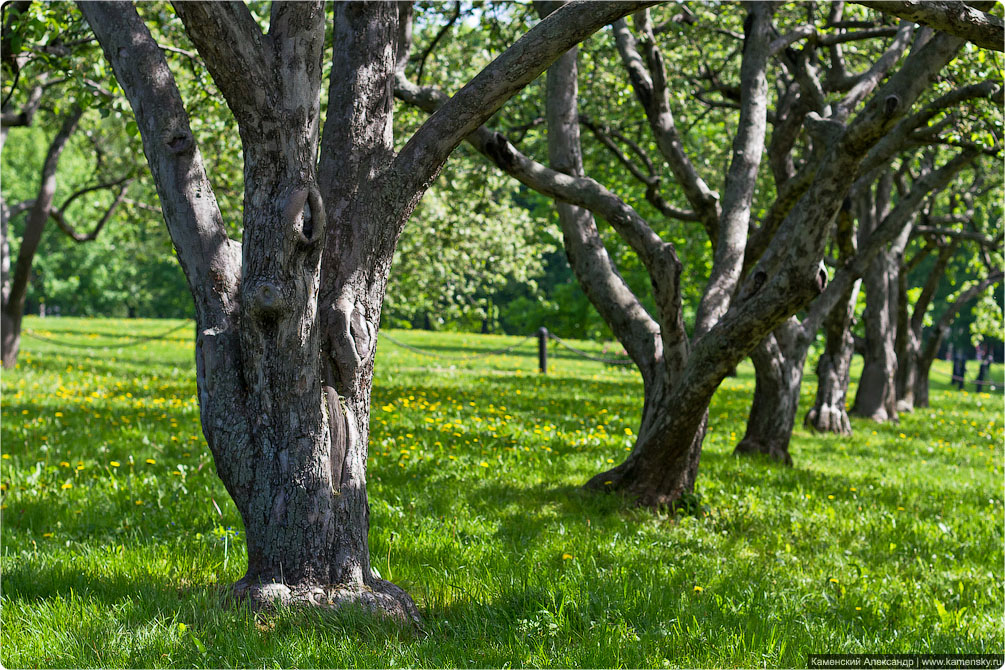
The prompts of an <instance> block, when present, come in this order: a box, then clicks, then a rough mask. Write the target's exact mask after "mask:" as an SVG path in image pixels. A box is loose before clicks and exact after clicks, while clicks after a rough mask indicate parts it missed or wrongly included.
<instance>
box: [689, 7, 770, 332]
mask: <svg viewBox="0 0 1005 670" xmlns="http://www.w3.org/2000/svg"><path fill="white" fill-rule="evenodd" d="M747 7H748V11H749V18H748V20H747V21H746V22H745V23H744V31H745V33H746V36H745V39H744V43H743V61H742V63H741V65H740V81H741V82H742V84H741V91H740V104H741V108H740V119H739V123H738V126H737V131H736V137H735V138H734V139H733V152H732V153H733V159H732V161H731V162H730V165H729V170H728V171H727V172H726V182H725V194H724V195H723V199H722V213H721V215H720V217H719V234H718V236H717V241H716V245H715V255H714V258H713V262H712V272H711V275H710V277H709V280H708V285H707V287H706V289H705V293H704V295H703V296H702V299H701V304H699V306H698V315H697V318H696V320H695V327H694V334H695V338H699V337H701V336H702V335H704V334H705V333H706V332H708V330H709V329H710V328H711V327H712V324H713V323H715V322H716V321H717V320H718V319H719V317H721V316H722V315H723V314H724V313H725V312H726V310H727V309H728V308H729V299H730V296H731V295H732V294H733V292H734V291H735V290H736V285H737V283H738V282H739V281H740V274H741V271H742V269H743V255H744V247H745V245H746V241H747V229H748V224H749V222H750V203H751V201H752V200H753V197H754V186H755V184H756V182H757V170H758V167H759V166H760V164H761V154H762V153H763V152H764V137H765V133H766V129H767V111H768V81H767V74H766V73H767V67H768V55H769V45H770V39H771V29H772V28H771V14H772V12H771V6H770V4H769V3H761V2H754V3H750V4H748V5H747Z"/></svg>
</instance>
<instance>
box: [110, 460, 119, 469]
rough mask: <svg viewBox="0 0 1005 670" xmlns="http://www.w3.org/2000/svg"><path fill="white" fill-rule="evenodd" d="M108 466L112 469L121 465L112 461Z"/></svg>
mask: <svg viewBox="0 0 1005 670" xmlns="http://www.w3.org/2000/svg"><path fill="white" fill-rule="evenodd" d="M109 465H111V466H112V467H113V468H117V467H119V466H120V465H121V463H119V462H118V461H112V462H111V463H109Z"/></svg>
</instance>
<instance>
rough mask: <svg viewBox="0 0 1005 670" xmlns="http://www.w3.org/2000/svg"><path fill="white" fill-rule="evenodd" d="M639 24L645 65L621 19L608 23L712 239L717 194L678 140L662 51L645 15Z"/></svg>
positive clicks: (659, 139)
mask: <svg viewBox="0 0 1005 670" xmlns="http://www.w3.org/2000/svg"><path fill="white" fill-rule="evenodd" d="M639 24H641V27H642V28H643V29H648V30H647V32H646V36H647V40H646V43H645V50H646V55H647V59H648V60H649V61H650V62H649V69H647V67H646V64H645V63H644V62H643V60H642V56H641V55H640V54H639V51H638V45H637V42H636V41H635V37H634V36H633V35H632V33H631V31H630V30H629V29H628V24H627V23H626V22H625V21H624V20H619V21H616V22H615V23H614V25H613V26H612V29H613V30H614V37H615V40H616V42H617V46H618V52H619V53H620V54H621V62H622V64H623V65H624V67H625V69H626V70H627V72H628V78H629V80H630V81H631V84H632V89H633V90H634V91H635V97H636V98H637V99H638V101H639V103H640V104H641V105H642V108H643V110H644V111H645V114H646V119H647V120H648V121H649V127H650V128H651V129H652V132H653V135H654V136H655V138H656V144H657V146H658V147H659V149H660V153H661V154H663V157H664V158H665V159H666V161H667V165H668V166H669V167H670V171H671V172H673V175H674V178H675V179H676V180H677V182H678V183H679V184H680V186H681V189H682V190H683V192H684V196H685V197H686V198H687V200H688V203H689V204H690V205H691V207H692V208H693V209H694V211H695V212H696V213H698V215H699V216H700V217H701V222H702V225H703V226H704V227H705V231H706V232H707V233H708V236H709V238H710V239H712V240H713V242H714V240H715V238H716V236H717V234H718V230H717V227H718V222H719V204H718V200H719V194H718V193H715V192H714V191H713V190H712V189H711V188H709V186H708V184H706V183H705V181H704V180H703V179H702V178H701V176H700V175H699V174H698V170H697V168H695V166H694V164H693V163H692V162H691V159H690V158H689V157H688V155H687V153H686V152H685V151H684V143H683V142H682V141H681V137H680V133H679V132H678V131H677V126H676V124H675V122H674V117H673V113H672V111H671V110H670V95H669V89H668V87H667V80H666V72H665V71H664V68H663V57H662V54H660V52H659V50H658V49H657V48H656V45H655V38H654V37H652V30H651V28H649V22H648V20H647V19H646V18H645V15H643V16H642V17H641V20H640V21H639Z"/></svg>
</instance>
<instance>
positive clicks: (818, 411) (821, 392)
mask: <svg viewBox="0 0 1005 670" xmlns="http://www.w3.org/2000/svg"><path fill="white" fill-rule="evenodd" d="M835 241H836V243H837V248H838V263H839V264H841V265H842V266H844V267H845V268H846V269H844V270H841V271H839V272H838V276H836V277H835V278H834V279H835V281H833V282H831V286H830V287H828V291H831V292H836V291H838V290H840V288H841V287H842V285H843V284H842V282H843V281H845V280H844V278H843V274H845V273H849V272H851V271H852V270H851V267H854V266H853V265H852V266H849V263H850V262H851V261H852V260H853V259H854V257H855V253H856V250H857V245H856V241H855V222H854V218H853V217H852V213H851V208H850V206H849V207H842V209H841V213H840V214H838V218H837V226H836V231H835ZM861 285H862V282H861V280H860V279H858V278H856V279H855V281H854V282H853V283H852V284H851V286H849V287H848V288H846V289H844V292H843V293H842V294H841V296H840V298H838V300H837V301H836V302H835V303H834V305H833V307H830V310H829V312H828V313H827V316H826V317H824V319H823V321H822V324H821V325H822V328H823V331H824V351H823V353H822V354H821V355H820V358H819V360H818V361H817V368H816V373H817V394H816V399H815V400H814V402H813V407H811V408H810V410H809V411H808V412H807V413H806V418H805V419H804V421H803V423H804V424H805V425H806V426H809V427H811V428H813V429H814V430H818V431H821V432H830V433H837V434H839V435H851V432H852V430H851V420H850V419H849V418H848V410H847V408H846V406H845V405H846V401H847V396H848V383H849V381H850V380H851V379H850V377H851V358H852V354H853V353H854V352H855V339H854V337H853V336H852V333H851V326H852V320H853V318H854V315H855V303H856V301H857V300H858V292H859V288H860V287H861ZM821 297H824V296H821ZM825 308H826V307H821V309H825Z"/></svg>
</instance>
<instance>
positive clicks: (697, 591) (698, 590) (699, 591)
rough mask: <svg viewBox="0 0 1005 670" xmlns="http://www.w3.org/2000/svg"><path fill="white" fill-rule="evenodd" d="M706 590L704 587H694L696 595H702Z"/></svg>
mask: <svg viewBox="0 0 1005 670" xmlns="http://www.w3.org/2000/svg"><path fill="white" fill-rule="evenodd" d="M704 590H705V587H703V586H695V587H694V592H695V593H701V592H702V591H704Z"/></svg>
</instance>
